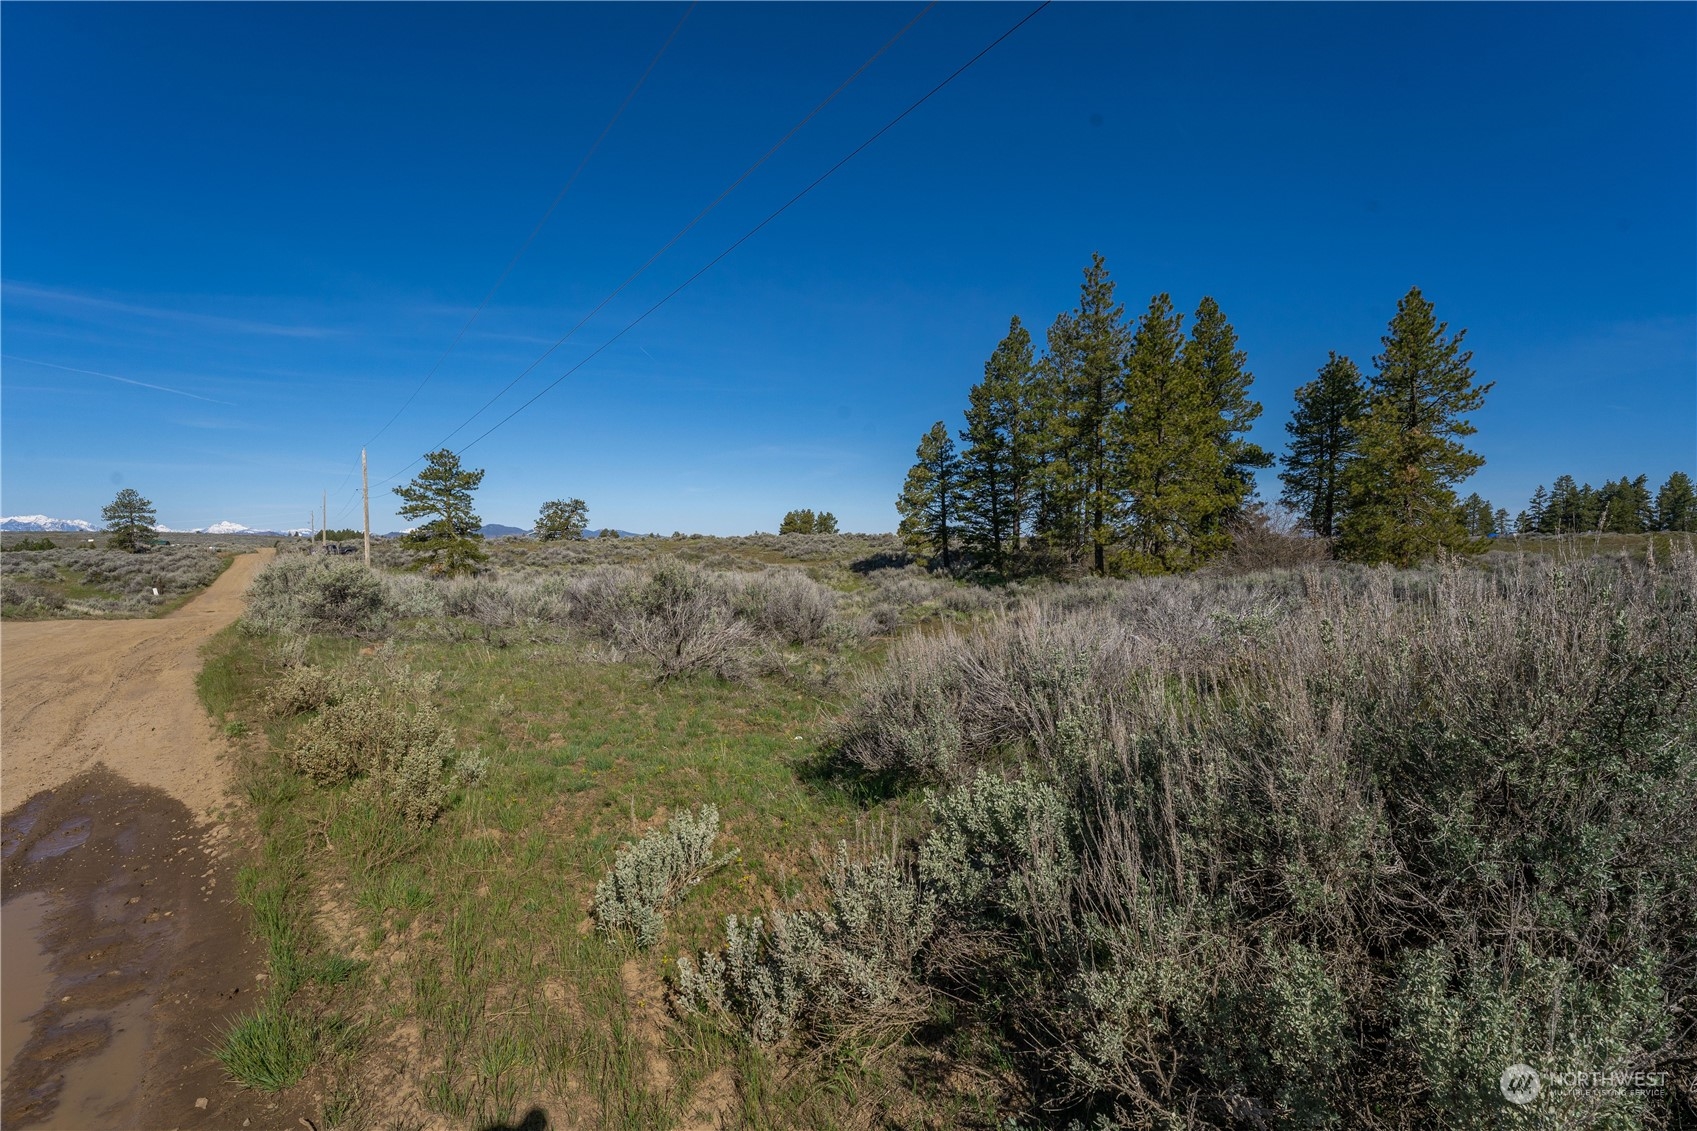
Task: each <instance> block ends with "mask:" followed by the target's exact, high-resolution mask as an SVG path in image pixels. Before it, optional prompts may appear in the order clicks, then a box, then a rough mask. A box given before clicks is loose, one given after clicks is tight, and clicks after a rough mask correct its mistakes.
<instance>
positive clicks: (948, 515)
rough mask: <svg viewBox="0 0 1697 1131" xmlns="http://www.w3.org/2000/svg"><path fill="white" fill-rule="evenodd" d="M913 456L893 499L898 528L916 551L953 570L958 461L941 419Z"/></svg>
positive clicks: (952, 443)
mask: <svg viewBox="0 0 1697 1131" xmlns="http://www.w3.org/2000/svg"><path fill="white" fill-rule="evenodd" d="M915 456H916V457H917V460H918V462H916V463H915V464H914V465H913V467H912V469H911V470H909V471H908V473H907V482H906V483H904V484H903V485H902V493H901V497H900V498H898V499H897V500H896V511H897V512H898V513H899V514H900V515H901V525H900V527H898V528H897V529H898V532H899V533H900V534H901V537H902V540H903V541H904V542H906V543H907V544H908V546H909V547H910V548H911V549H912V550H913V551H914V552H915V553H920V554H924V555H925V556H926V557H928V558H930V559H931V561H932V562H933V563H935V564H940V565H941V566H942V567H943V569H945V570H952V569H953V568H954V561H953V558H952V556H951V554H950V546H951V544H952V543H953V542H954V540H955V527H956V524H957V522H958V518H957V516H956V513H955V508H956V506H957V505H958V503H959V498H958V495H959V490H960V460H959V458H958V457H957V456H956V455H955V442H954V441H953V440H951V439H949V430H948V429H947V428H946V427H944V425H943V422H942V421H941V420H939V421H937V423H935V424H933V425H932V426H931V430H930V431H929V432H927V433H925V435H924V436H923V437H922V438H921V439H920V441H919V449H918V451H917V452H916V453H915Z"/></svg>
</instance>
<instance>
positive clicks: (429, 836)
mask: <svg viewBox="0 0 1697 1131" xmlns="http://www.w3.org/2000/svg"><path fill="white" fill-rule="evenodd" d="M1251 534H1253V536H1241V537H1239V538H1238V539H1236V542H1235V543H1234V547H1233V548H1232V549H1231V550H1230V551H1229V552H1226V553H1224V554H1223V555H1222V556H1221V558H1219V559H1218V560H1217V561H1216V562H1215V564H1214V565H1212V566H1210V567H1209V568H1208V569H1205V570H1203V571H1201V572H1199V573H1194V574H1190V575H1187V576H1163V577H1146V578H1130V579H1116V578H1089V579H1083V580H1078V581H1073V582H1059V581H1051V580H1035V581H1025V582H1010V583H1006V584H1000V585H995V586H988V587H987V586H982V585H973V584H969V583H967V582H964V581H959V580H956V579H954V578H951V577H948V576H943V575H939V574H936V573H930V572H926V571H925V570H924V569H922V568H921V566H920V565H918V564H916V563H914V562H913V561H912V560H911V558H910V557H909V552H908V551H907V550H906V549H905V548H904V546H903V544H902V543H901V542H900V541H898V540H897V539H895V538H891V537H869V536H857V535H842V534H811V535H810V534H798V533H789V534H784V535H781V536H779V535H769V536H753V537H749V538H738V539H713V538H685V537H682V536H678V537H673V538H654V537H651V538H638V539H628V538H627V539H595V540H583V539H569V538H563V539H559V540H554V541H546V542H538V541H530V540H504V539H503V540H496V541H492V542H489V543H487V544H486V545H485V547H484V549H485V550H486V552H487V553H488V555H489V558H488V560H487V562H485V563H483V568H482V569H481V571H480V572H479V573H477V574H475V575H473V576H467V577H459V578H453V579H446V578H439V577H430V576H425V575H423V574H421V573H420V572H419V571H417V570H409V569H408V568H407V567H408V566H409V565H410V564H413V563H414V561H415V559H414V555H415V554H423V553H426V552H427V551H426V550H424V549H412V548H409V547H406V546H397V545H394V544H385V545H384V546H382V547H380V548H379V552H378V554H377V559H378V562H379V568H378V569H376V570H375V571H372V572H367V571H366V570H365V569H364V567H363V566H359V565H355V564H353V563H350V562H346V561H342V560H335V559H331V558H321V557H308V556H306V555H303V554H284V555H283V556H281V557H280V558H279V559H278V560H277V562H276V563H274V564H273V565H272V566H271V567H270V568H269V569H268V570H267V572H266V574H264V575H262V577H261V579H260V581H259V582H258V583H256V586H255V596H254V599H253V601H252V604H251V606H250V611H249V613H248V616H247V617H246V618H245V619H244V621H243V622H242V623H241V624H239V625H238V626H236V627H235V628H233V629H231V630H229V631H228V632H226V633H225V634H223V635H222V636H221V637H220V638H219V639H218V640H217V641H216V643H215V644H214V646H213V647H212V648H211V649H210V651H209V653H208V658H207V670H206V673H205V675H204V677H203V680H202V686H203V687H204V688H209V689H217V694H216V695H215V696H214V695H212V694H211V692H210V691H209V692H208V698H209V706H211V707H213V708H214V709H215V711H216V713H218V714H219V715H220V720H221V721H222V722H223V723H224V724H225V725H226V728H227V732H228V733H232V734H241V737H239V738H238V739H237V741H238V743H240V744H242V746H243V748H244V751H245V757H244V762H245V769H244V775H245V777H244V780H245V787H246V791H247V796H248V799H249V801H250V803H251V804H250V812H251V821H250V824H249V828H248V838H249V843H250V863H249V864H248V866H247V868H246V869H245V870H244V873H243V882H242V889H241V890H242V893H243V897H244V899H246V900H247V902H248V903H249V904H250V906H252V908H253V909H254V913H255V920H256V925H257V929H258V930H259V931H260V933H261V934H262V936H263V937H264V938H266V940H267V941H268V942H269V944H270V947H271V965H272V976H271V978H270V980H269V985H270V987H271V991H270V996H269V997H268V999H267V1001H266V1002H265V1003H264V1005H263V1007H262V1008H261V1009H260V1010H259V1011H258V1012H256V1013H255V1014H253V1015H251V1016H250V1017H249V1018H248V1019H245V1020H244V1021H243V1022H242V1023H240V1024H239V1025H238V1026H236V1027H235V1028H234V1029H233V1030H232V1031H231V1032H230V1033H229V1034H228V1036H227V1039H226V1041H225V1044H224V1046H223V1048H224V1053H223V1055H224V1057H225V1060H226V1063H227V1064H228V1065H229V1066H230V1069H231V1071H232V1072H233V1073H235V1074H236V1075H237V1078H238V1079H241V1080H242V1081H243V1082H244V1083H247V1084H249V1085H251V1086H255V1087H264V1088H270V1089H278V1088H288V1087H293V1088H300V1089H308V1090H309V1092H308V1093H303V1094H311V1095H315V1096H318V1097H321V1100H320V1102H321V1105H322V1114H323V1117H324V1118H323V1121H322V1123H321V1125H327V1126H348V1127H372V1128H380V1127H381V1128H387V1127H435V1126H452V1127H488V1126H511V1125H517V1124H518V1123H520V1121H521V1120H523V1119H524V1118H525V1116H526V1113H527V1112H530V1111H531V1110H532V1109H533V1108H534V1109H540V1110H541V1111H543V1112H545V1113H546V1115H547V1118H548V1120H549V1121H550V1122H551V1125H553V1126H557V1127H584V1128H589V1127H597V1128H598V1127H630V1128H637V1127H643V1128H649V1127H652V1128H663V1127H680V1126H681V1127H712V1126H724V1127H773V1128H779V1127H782V1128H790V1127H798V1128H799V1127H807V1128H813V1127H818V1128H825V1127H868V1128H870V1127H902V1128H910V1127H911V1128H921V1127H927V1128H929V1127H937V1128H942V1127H984V1128H1012V1127H1028V1128H1039V1127H1051V1128H1057V1129H1062V1128H1071V1127H1077V1128H1081V1129H1098V1128H1111V1127H1128V1128H1129V1127H1136V1128H1157V1127H1159V1128H1179V1127H1185V1128H1189V1127H1195V1128H1203V1127H1219V1128H1239V1127H1241V1128H1251V1127H1255V1128H1296V1127H1367V1128H1386V1129H1390V1128H1399V1129H1400V1128H1417V1127H1431V1126H1445V1127H1479V1128H1485V1127H1502V1126H1524V1127H1568V1126H1571V1127H1591V1126H1610V1127H1621V1128H1636V1127H1645V1128H1652V1127H1671V1126H1676V1125H1680V1121H1681V1120H1684V1121H1687V1122H1689V1121H1690V1120H1691V1118H1692V1115H1693V1103H1694V1099H1697V1097H1694V1096H1693V1092H1692V1089H1693V1083H1694V1079H1697V1075H1694V1073H1697V1051H1694V1046H1693V1041H1692V1022H1691V1020H1690V1018H1691V1011H1692V1010H1693V1009H1694V1008H1697V985H1694V978H1697V967H1694V965H1693V961H1692V959H1693V955H1692V942H1691V940H1692V939H1694V938H1697V897H1694V895H1693V893H1694V891H1697V822H1693V820H1692V819H1691V814H1692V813H1693V812H1697V749H1694V744H1697V710H1694V709H1693V697H1694V692H1697V553H1694V549H1693V546H1692V544H1691V542H1690V541H1689V539H1687V538H1685V537H1684V536H1673V537H1671V538H1670V537H1669V536H1665V535H1664V536H1661V537H1660V538H1659V539H1658V541H1657V542H1656V543H1654V544H1653V545H1652V544H1651V543H1649V541H1648V539H1647V538H1646V537H1645V536H1639V537H1638V538H1637V539H1636V541H1633V542H1631V543H1630V544H1626V543H1622V544H1621V547H1620V549H1621V552H1615V553H1597V552H1594V551H1595V550H1596V549H1597V548H1598V546H1599V545H1600V544H1599V543H1597V542H1596V541H1595V540H1593V539H1588V538H1587V539H1577V540H1575V539H1565V540H1564V539H1560V538H1549V539H1537V540H1532V539H1525V540H1518V541H1517V542H1516V543H1515V544H1514V548H1513V549H1508V550H1503V551H1499V552H1495V553H1491V554H1488V555H1485V556H1483V557H1472V558H1448V559H1442V560H1440V561H1438V562H1435V563H1432V564H1429V565H1426V566H1424V567H1421V568H1418V569H1396V568H1393V567H1390V566H1365V565H1348V564H1338V563H1333V562H1329V561H1317V560H1313V555H1312V554H1309V555H1308V556H1307V557H1304V556H1303V551H1304V548H1305V546H1306V545H1307V544H1309V543H1312V542H1313V541H1314V540H1313V539H1302V538H1297V537H1293V536H1291V535H1290V534H1288V533H1286V532H1281V531H1279V530H1278V529H1270V530H1269V529H1266V528H1265V524H1263V526H1262V527H1261V528H1258V530H1257V531H1252V532H1251ZM1622 537H1624V536H1622ZM1281 563H1282V564H1281ZM232 724H242V725H241V726H240V727H234V726H232ZM243 731H245V734H242V732H243ZM1516 1063H1525V1064H1529V1065H1531V1066H1533V1067H1534V1068H1536V1069H1537V1070H1538V1071H1540V1072H1542V1073H1545V1074H1546V1078H1547V1079H1554V1078H1556V1077H1558V1076H1559V1075H1560V1074H1563V1073H1573V1072H1604V1073H1607V1072H1629V1073H1640V1074H1643V1075H1642V1076H1641V1077H1640V1079H1641V1080H1651V1081H1654V1080H1658V1079H1659V1080H1661V1081H1662V1084H1661V1085H1659V1086H1653V1087H1642V1088H1627V1089H1617V1090H1609V1089H1597V1088H1583V1087H1561V1086H1548V1087H1546V1089H1545V1091H1544V1093H1543V1095H1542V1096H1541V1097H1540V1098H1539V1100H1538V1101H1537V1102H1536V1103H1535V1104H1532V1105H1526V1106H1515V1105H1511V1104H1510V1103H1508V1102H1507V1101H1506V1100H1505V1099H1504V1098H1503V1096H1502V1094H1501V1091H1500V1089H1499V1084H1498V1081H1499V1077H1500V1075H1501V1073H1502V1072H1503V1070H1504V1069H1505V1068H1507V1067H1508V1066H1510V1065H1512V1064H1516Z"/></svg>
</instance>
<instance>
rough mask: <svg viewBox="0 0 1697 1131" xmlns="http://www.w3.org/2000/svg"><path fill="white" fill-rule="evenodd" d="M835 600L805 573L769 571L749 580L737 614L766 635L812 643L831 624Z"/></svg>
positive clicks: (779, 570)
mask: <svg viewBox="0 0 1697 1131" xmlns="http://www.w3.org/2000/svg"><path fill="white" fill-rule="evenodd" d="M801 537H806V538H820V537H824V538H829V537H833V536H832V535H802V536H801ZM838 599H839V598H838V594H837V592H836V590H834V589H831V588H829V587H828V586H824V585H821V584H819V583H818V582H817V581H815V580H813V579H812V578H811V577H808V576H807V575H806V574H804V573H800V572H797V571H796V570H794V569H777V570H768V571H767V572H765V573H761V574H756V575H755V576H754V577H752V578H750V579H749V580H748V582H747V584H746V586H745V587H744V589H743V592H742V594H741V595H740V598H739V600H738V602H737V611H738V612H739V613H740V614H741V615H742V617H743V618H744V619H745V620H747V621H748V622H749V623H751V624H752V625H754V627H755V628H756V629H758V630H759V631H761V632H764V633H765V634H767V635H768V636H772V637H776V638H777V639H779V640H782V641H785V642H786V643H790V644H812V643H815V642H816V641H818V640H820V639H821V638H822V637H823V636H824V635H825V633H826V631H827V630H828V629H829V628H830V626H831V624H832V623H833V618H834V617H835V616H836V612H837V603H838Z"/></svg>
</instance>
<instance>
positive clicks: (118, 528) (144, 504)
mask: <svg viewBox="0 0 1697 1131" xmlns="http://www.w3.org/2000/svg"><path fill="white" fill-rule="evenodd" d="M100 517H101V519H102V520H104V521H105V523H106V533H107V534H108V535H109V537H108V538H107V539H106V544H107V545H108V546H110V547H111V548H112V549H114V550H127V551H128V552H130V553H132V554H134V553H139V552H140V551H142V550H145V549H147V546H148V543H149V542H151V541H152V540H153V527H154V526H155V525H156V524H157V523H158V521H159V519H158V517H157V516H156V515H155V514H154V513H153V503H152V502H151V501H150V500H148V499H144V498H142V497H141V493H140V492H138V491H137V490H136V489H135V488H133V487H125V488H124V489H123V490H122V491H119V492H118V494H117V495H116V497H114V498H113V500H112V501H111V502H110V503H107V504H106V505H105V506H104V507H101V508H100Z"/></svg>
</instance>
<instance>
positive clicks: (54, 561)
mask: <svg viewBox="0 0 1697 1131" xmlns="http://www.w3.org/2000/svg"><path fill="white" fill-rule="evenodd" d="M42 543H46V546H45V547H43V546H42ZM230 561H231V555H230V554H228V553H220V552H217V551H215V550H210V549H207V548H206V547H203V546H175V545H173V546H159V547H155V548H153V549H151V550H149V551H147V552H145V553H132V552H130V551H128V550H107V549H88V548H79V547H76V546H65V547H60V548H55V546H54V543H52V542H50V541H49V540H48V539H46V538H42V539H39V540H30V539H24V540H22V541H21V542H20V543H16V544H14V545H11V546H7V547H6V548H5V549H4V550H0V615H3V616H5V617H6V618H7V619H8V620H13V619H20V620H21V619H44V618H52V617H146V616H157V615H159V614H161V613H165V612H169V611H171V610H172V609H175V608H178V607H179V606H181V605H182V604H183V602H184V601H186V600H188V599H189V598H190V597H192V596H194V595H195V594H196V593H199V592H200V591H201V590H202V589H205V588H206V587H207V586H208V585H211V584H212V583H213V582H214V581H216V580H217V579H218V575H219V574H221V573H223V572H224V570H225V568H226V567H228V566H229V564H230ZM155 590H157V591H158V592H157V593H156V592H155Z"/></svg>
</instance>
